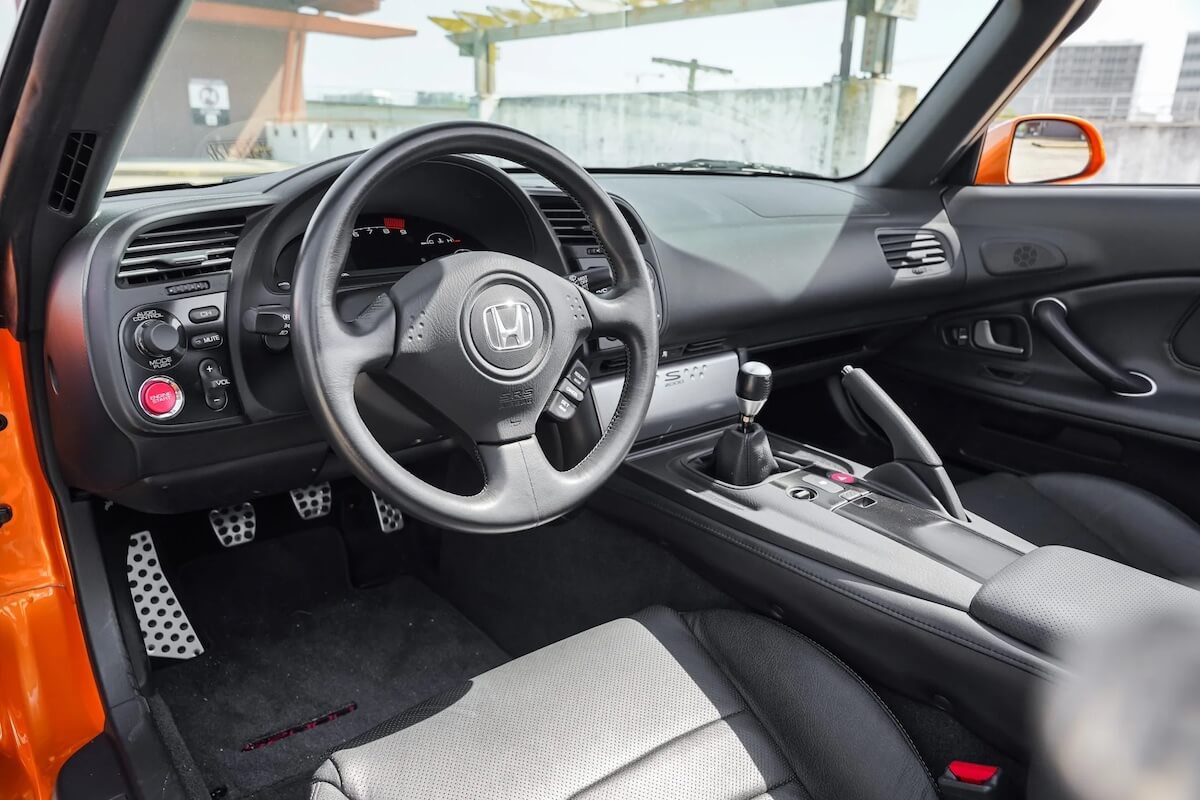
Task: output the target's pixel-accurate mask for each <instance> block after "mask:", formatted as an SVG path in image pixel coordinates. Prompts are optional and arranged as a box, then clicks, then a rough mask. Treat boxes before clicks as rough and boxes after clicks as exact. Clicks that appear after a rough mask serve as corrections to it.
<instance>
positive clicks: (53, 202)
mask: <svg viewBox="0 0 1200 800" xmlns="http://www.w3.org/2000/svg"><path fill="white" fill-rule="evenodd" d="M95 150H96V134H94V133H92V132H91V131H71V132H70V133H69V134H67V141H66V144H64V145H63V152H62V156H61V157H60V158H59V160H58V171H57V172H56V173H55V175H54V185H53V186H51V187H50V199H49V203H50V208H52V209H54V210H55V211H61V212H62V213H64V214H74V213H75V204H76V203H78V202H79V191H80V190H81V189H82V188H83V179H84V176H85V175H86V174H87V168H88V165H89V164H91V162H92V153H94V152H95Z"/></svg>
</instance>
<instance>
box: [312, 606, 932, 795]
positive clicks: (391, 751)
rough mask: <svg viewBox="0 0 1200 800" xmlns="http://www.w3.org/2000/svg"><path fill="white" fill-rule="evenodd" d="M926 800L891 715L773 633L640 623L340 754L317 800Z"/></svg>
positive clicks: (604, 629) (467, 689)
mask: <svg viewBox="0 0 1200 800" xmlns="http://www.w3.org/2000/svg"><path fill="white" fill-rule="evenodd" d="M610 797H621V798H626V797H628V798H664V799H665V798H704V800H720V799H722V798H728V800H751V799H752V798H754V799H756V800H760V799H761V798H775V800H792V799H793V798H794V799H795V800H801V799H804V800H807V799H808V798H839V800H859V799H861V800H917V798H922V799H927V800H935V798H936V797H937V793H936V792H935V790H934V788H933V783H932V781H931V779H930V776H929V774H928V772H927V771H926V769H925V767H924V765H923V764H922V762H921V759H920V757H919V756H918V755H917V753H916V751H915V750H914V749H913V746H912V744H911V742H910V741H909V740H908V737H907V736H906V735H905V733H904V731H903V730H901V729H900V727H899V725H898V724H897V723H896V721H895V719H894V718H893V717H892V715H891V713H890V712H889V711H888V709H887V708H886V707H885V706H884V705H883V704H882V703H881V702H880V701H879V699H878V698H877V697H876V696H875V695H874V694H873V693H872V692H871V690H870V689H869V688H868V687H867V685H866V684H865V683H863V682H862V680H861V679H860V678H858V677H857V676H856V675H855V674H854V673H853V672H851V671H850V670H849V669H848V668H847V667H846V666H845V665H844V664H842V663H841V662H840V661H838V660H837V659H835V658H834V657H833V656H831V655H830V654H829V653H828V652H826V651H824V650H822V649H821V648H820V647H818V646H817V645H815V644H814V643H813V642H811V641H809V640H808V639H805V638H804V637H802V636H800V635H799V634H797V633H796V632H794V631H792V630H791V629H789V628H786V627H784V626H783V625H781V624H779V623H776V622H773V621H771V620H768V619H765V618H762V617H757V616H753V615H750V614H744V613H739V612H733V611H708V612H701V613H695V614H678V613H676V612H674V611H671V610H668V609H664V608H652V609H649V610H647V611H644V612H642V613H640V614H637V615H635V616H633V617H630V618H625V619H619V620H615V621H613V622H609V623H607V624H605V625H601V626H600V627H598V628H593V629H592V630H589V631H585V632H584V633H581V634H579V635H577V636H573V637H571V638H570V639H566V640H564V641H561V642H558V643H556V644H553V645H550V646H549V647H546V648H543V649H542V650H539V651H537V652H534V653H531V654H529V655H527V656H524V657H522V658H519V659H517V660H515V661H511V662H509V663H507V664H505V665H503V666H501V667H498V668H497V669H494V670H492V671H490V672H487V673H484V674H483V675H481V676H479V677H478V678H476V679H474V680H473V681H470V682H468V683H467V684H465V685H463V686H461V687H458V688H457V689H454V690H452V691H450V692H447V693H445V694H443V695H441V696H438V697H435V698H432V699H430V700H428V701H426V702H424V703H422V704H420V705H418V706H416V707H415V708H412V709H410V710H409V711H407V712H405V713H404V714H402V715H400V716H399V717H398V718H396V719H394V720H392V721H390V722H388V723H385V724H384V725H382V726H380V728H378V729H376V730H374V731H371V732H370V733H368V734H365V735H364V736H362V737H360V738H359V739H358V740H356V741H353V742H350V743H348V744H347V745H345V746H344V747H343V748H342V749H340V750H338V751H337V752H335V753H334V754H333V755H332V756H330V758H329V760H328V761H326V762H325V763H324V764H323V765H322V766H321V767H320V768H319V769H318V770H317V772H316V774H315V775H314V777H313V789H312V798H313V800H344V799H345V798H350V799H351V800H384V799H385V798H387V799H388V800H395V799H398V798H422V799H425V798H431V799H436V798H488V800H496V799H497V798H522V800H524V799H525V798H610Z"/></svg>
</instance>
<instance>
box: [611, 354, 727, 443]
mask: <svg viewBox="0 0 1200 800" xmlns="http://www.w3.org/2000/svg"><path fill="white" fill-rule="evenodd" d="M738 367H739V362H738V357H737V353H732V352H726V353H716V354H714V355H711V356H706V357H704V358H696V359H691V360H689V361H675V362H672V363H670V364H664V365H662V366H661V367H659V368H658V375H657V376H656V378H655V381H654V394H653V396H652V397H651V399H650V408H649V410H648V411H647V412H646V420H645V421H644V422H643V423H642V431H641V433H640V434H638V440H639V441H640V440H642V439H649V438H652V437H655V436H662V435H664V434H668V433H672V432H673V431H678V430H683V429H685V428H691V427H695V426H697V425H701V424H703V423H706V422H716V421H719V420H721V419H724V418H726V417H732V416H735V415H736V414H737V396H736V395H735V394H734V386H735V384H736V383H737V374H738ZM622 383H623V378H621V377H620V376H618V375H613V376H609V377H605V378H597V379H596V380H594V381H592V396H593V398H594V400H595V404H596V415H597V416H598V417H599V420H600V427H601V428H607V427H608V424H609V422H611V421H612V418H613V414H614V413H615V412H616V409H617V401H618V400H619V399H620V396H621V386H622Z"/></svg>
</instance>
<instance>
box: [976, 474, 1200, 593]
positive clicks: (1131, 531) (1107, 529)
mask: <svg viewBox="0 0 1200 800" xmlns="http://www.w3.org/2000/svg"><path fill="white" fill-rule="evenodd" d="M959 495H960V496H961V498H962V501H963V505H964V506H965V507H966V508H967V509H968V510H969V511H973V512H975V513H977V514H979V515H980V516H982V517H984V518H985V519H987V520H988V521H990V522H994V523H995V524H997V525H999V526H1000V527H1002V528H1006V529H1007V530H1009V531H1011V532H1012V533H1015V534H1016V535H1018V536H1020V537H1021V538H1022V539H1025V540H1026V541H1028V542H1030V543H1032V544H1036V545H1039V546H1041V545H1048V544H1061V545H1065V546H1067V547H1073V548H1075V549H1077V550H1086V551H1087V552H1089V553H1094V554H1096V555H1099V556H1104V557H1105V558H1109V559H1112V560H1114V561H1121V562H1124V563H1126V564H1128V565H1130V566H1132V567H1136V568H1137V569H1140V570H1143V571H1145V572H1150V573H1153V574H1155V575H1161V576H1163V577H1166V578H1184V577H1194V576H1200V527H1198V526H1197V525H1196V523H1194V522H1193V521H1192V520H1191V519H1190V518H1189V517H1188V516H1187V515H1185V514H1184V513H1183V512H1181V511H1179V510H1178V509H1177V508H1175V507H1174V506H1172V505H1171V504H1170V503H1168V502H1166V501H1165V500H1163V499H1162V498H1160V497H1157V496H1156V495H1153V494H1151V493H1149V492H1146V491H1143V490H1142V489H1138V488H1137V487H1135V486H1130V485H1129V484H1127V483H1122V482H1121V481H1115V480H1111V479H1109V478H1101V477H1097V476H1095V475H1082V474H1077V473H1069V472H1058V473H1046V474H1044V475H1028V476H1023V477H1018V476H1016V475H1008V474H1004V473H996V474H994V475H988V476H986V477H983V478H979V479H977V480H973V481H970V482H968V483H965V484H963V485H962V486H960V487H959Z"/></svg>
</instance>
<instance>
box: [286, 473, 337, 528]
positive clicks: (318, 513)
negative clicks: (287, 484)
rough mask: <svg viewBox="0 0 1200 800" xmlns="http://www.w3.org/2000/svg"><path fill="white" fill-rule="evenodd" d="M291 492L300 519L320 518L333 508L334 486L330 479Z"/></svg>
mask: <svg viewBox="0 0 1200 800" xmlns="http://www.w3.org/2000/svg"><path fill="white" fill-rule="evenodd" d="M290 494H291V496H292V505H294V506H295V507H296V513H297V514H299V515H300V519H319V518H320V517H324V516H326V515H327V514H328V513H329V512H330V511H332V510H333V487H331V486H330V485H329V482H328V481H326V482H325V483H314V484H313V485H312V486H302V487H301V488H299V489H292V491H291V492H290Z"/></svg>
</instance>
